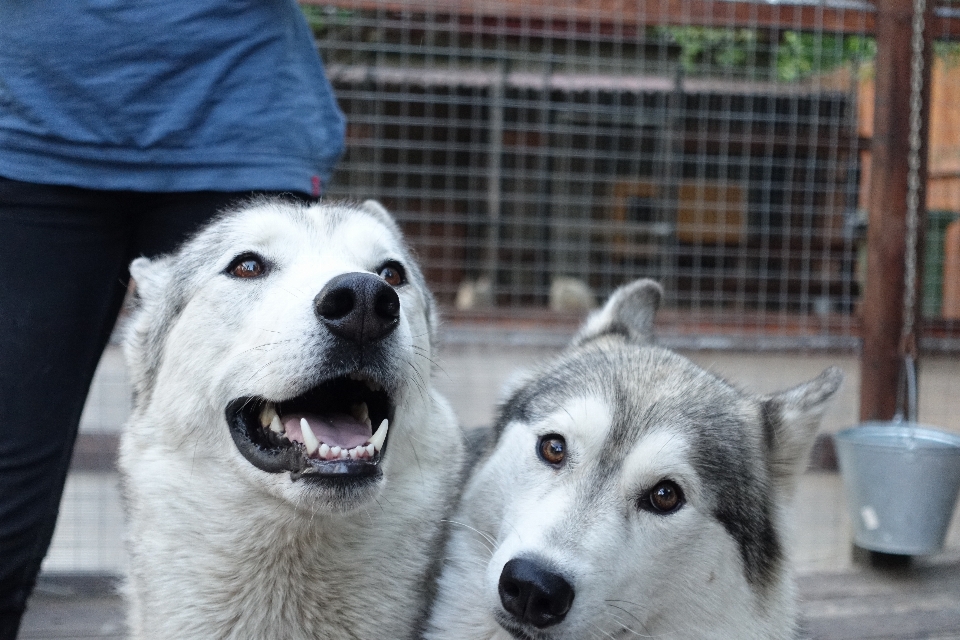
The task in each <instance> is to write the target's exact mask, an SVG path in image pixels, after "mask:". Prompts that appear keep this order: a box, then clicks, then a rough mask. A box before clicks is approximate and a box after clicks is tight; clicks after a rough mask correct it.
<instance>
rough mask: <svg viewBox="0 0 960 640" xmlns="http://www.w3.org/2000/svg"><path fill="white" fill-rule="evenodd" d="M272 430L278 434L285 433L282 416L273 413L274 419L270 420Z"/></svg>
mask: <svg viewBox="0 0 960 640" xmlns="http://www.w3.org/2000/svg"><path fill="white" fill-rule="evenodd" d="M270 431H273V432H274V433H276V434H281V433H284V430H283V423H281V422H280V416H278V415H277V414H273V420H271V421H270Z"/></svg>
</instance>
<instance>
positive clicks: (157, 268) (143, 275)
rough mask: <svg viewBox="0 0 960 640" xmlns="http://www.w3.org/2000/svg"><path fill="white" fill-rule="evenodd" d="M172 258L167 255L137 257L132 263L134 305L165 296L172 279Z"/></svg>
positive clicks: (131, 275)
mask: <svg viewBox="0 0 960 640" xmlns="http://www.w3.org/2000/svg"><path fill="white" fill-rule="evenodd" d="M170 272H171V269H170V260H169V259H168V258H166V257H160V258H154V259H153V260H151V259H149V258H137V259H136V260H134V261H133V262H131V263H130V277H131V278H132V279H133V283H134V284H133V295H134V305H135V306H139V305H140V304H142V303H143V301H145V300H156V299H158V298H160V297H161V296H163V293H164V291H166V288H167V283H168V282H169V281H170Z"/></svg>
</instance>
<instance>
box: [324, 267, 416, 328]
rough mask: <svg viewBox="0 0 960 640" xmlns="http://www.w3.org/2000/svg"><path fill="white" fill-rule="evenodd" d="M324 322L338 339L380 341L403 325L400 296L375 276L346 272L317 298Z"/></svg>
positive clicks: (337, 277)
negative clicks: (401, 323) (401, 321)
mask: <svg viewBox="0 0 960 640" xmlns="http://www.w3.org/2000/svg"><path fill="white" fill-rule="evenodd" d="M314 309H315V311H316V314H317V318H319V319H320V322H322V323H323V324H324V326H326V327H327V329H329V330H330V332H331V333H333V334H334V335H336V336H339V337H341V338H344V339H346V340H349V341H351V342H355V343H357V344H360V345H364V344H369V343H371V342H376V341H377V340H380V339H382V338H384V337H386V336H387V335H389V334H390V332H392V331H393V330H394V329H396V328H397V325H398V324H399V323H400V297H399V296H398V295H397V292H396V291H394V289H393V287H391V286H390V285H389V284H387V283H386V282H384V281H383V279H381V278H379V277H377V276H375V275H373V274H372V273H344V274H341V275H339V276H336V277H335V278H333V279H332V280H330V282H328V283H327V284H326V286H324V287H323V289H322V290H321V291H320V293H318V294H317V297H316V298H315V299H314Z"/></svg>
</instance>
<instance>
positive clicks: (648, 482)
mask: <svg viewBox="0 0 960 640" xmlns="http://www.w3.org/2000/svg"><path fill="white" fill-rule="evenodd" d="M660 293H661V290H660V287H659V285H657V284H656V283H654V282H652V281H650V280H641V281H637V282H634V283H633V284H630V285H627V286H625V287H622V288H621V289H619V290H618V291H616V292H615V293H614V295H613V297H612V298H611V299H610V301H609V302H608V303H607V305H606V306H605V307H604V308H602V309H601V310H599V311H597V312H595V313H594V314H593V315H592V316H591V317H590V318H589V320H588V321H587V323H586V325H585V326H584V327H583V328H582V329H581V331H580V333H579V334H578V335H577V337H576V338H575V339H574V341H573V344H572V345H571V346H570V347H569V348H568V349H567V350H566V352H565V353H563V354H562V355H561V356H560V357H559V358H558V359H557V360H556V361H554V362H553V363H551V364H549V365H548V366H546V367H545V368H543V369H541V370H539V371H538V372H537V373H535V374H534V375H532V376H530V377H528V378H526V379H525V380H522V381H520V382H519V383H517V386H516V389H515V390H514V391H512V393H510V394H509V396H508V399H507V400H506V401H505V402H504V403H503V404H502V406H501V409H500V416H499V418H498V421H497V424H496V428H495V434H494V437H495V438H496V442H495V444H494V446H493V448H492V450H491V451H490V452H489V453H488V454H486V455H485V456H482V457H481V459H480V461H479V462H478V464H477V466H476V468H475V469H474V471H473V472H472V476H471V478H470V480H469V482H468V484H467V486H466V489H465V492H464V495H463V497H462V501H461V503H460V506H459V507H458V509H457V513H456V515H455V516H454V518H453V528H452V532H451V536H450V540H449V544H448V547H447V551H446V560H445V566H444V568H443V571H442V573H441V577H440V579H439V586H438V594H437V600H436V602H435V605H434V607H433V612H432V615H431V620H430V623H429V625H428V630H427V632H426V638H428V639H429V640H490V639H498V640H500V639H502V640H507V639H510V638H516V639H519V640H573V639H577V640H580V639H583V638H598V639H599V638H623V639H627V638H651V637H653V638H661V637H662V638H671V639H678V638H680V639H683V638H686V639H691V640H693V639H696V640H702V639H704V638H715V639H723V640H731V639H733V638H737V639H740V638H747V639H756V640H761V639H762V640H770V639H785V638H792V637H794V636H795V632H796V630H795V606H794V596H793V587H792V581H791V578H790V575H789V571H788V567H787V566H786V562H785V558H784V548H783V532H782V527H783V514H782V510H783V507H784V505H785V502H786V501H787V500H788V498H789V497H790V495H791V493H792V491H793V489H794V488H795V485H796V483H797V476H798V474H799V473H801V471H802V470H803V467H804V465H805V463H806V460H807V456H808V454H809V450H810V448H811V445H812V443H813V439H814V433H815V431H816V429H817V425H818V422H819V419H820V416H821V414H822V412H823V410H824V408H825V403H826V401H827V400H828V399H829V398H830V396H831V395H832V394H833V393H834V392H835V391H836V389H837V387H838V386H839V384H840V381H841V377H842V375H841V374H840V372H839V370H837V369H832V368H831V369H828V370H826V371H825V372H824V373H822V374H821V375H820V376H819V377H817V378H816V379H814V380H812V381H810V382H808V383H806V384H803V385H801V386H799V387H796V388H795V389H791V390H789V391H785V392H783V393H779V394H776V395H772V396H765V397H756V396H752V395H749V394H746V393H743V392H741V391H739V390H737V389H736V388H734V387H732V386H731V385H729V384H728V383H726V382H724V381H723V380H720V379H719V378H717V377H716V376H714V375H712V374H710V373H708V372H706V371H704V370H703V369H701V368H700V367H698V366H696V365H694V364H693V363H691V362H690V361H688V360H686V359H685V358H683V357H681V356H679V355H677V354H675V353H672V352H670V351H668V350H666V349H662V348H658V347H655V346H652V345H651V344H650V343H651V339H652V335H651V334H652V326H653V317H654V313H655V310H656V307H657V304H658V303H659V299H660Z"/></svg>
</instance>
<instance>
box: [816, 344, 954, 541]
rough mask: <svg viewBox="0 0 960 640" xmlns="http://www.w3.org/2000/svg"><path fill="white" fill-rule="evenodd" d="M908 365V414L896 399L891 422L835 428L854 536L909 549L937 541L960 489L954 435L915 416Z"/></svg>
mask: <svg viewBox="0 0 960 640" xmlns="http://www.w3.org/2000/svg"><path fill="white" fill-rule="evenodd" d="M912 365H913V363H912V362H908V363H907V367H906V368H907V379H908V380H907V393H906V395H907V397H908V401H907V404H908V405H910V407H909V411H910V413H911V417H912V418H913V419H912V420H909V421H908V420H904V419H903V415H902V412H901V411H900V410H899V407H898V412H897V416H896V417H895V418H894V420H893V421H892V422H866V423H863V424H862V425H859V426H857V427H854V428H852V429H847V430H845V431H841V432H840V433H838V434H836V435H835V436H834V442H835V443H836V448H837V458H838V461H839V463H840V471H841V473H842V475H843V481H844V486H845V488H846V493H847V503H848V505H849V508H850V518H851V520H852V521H853V525H854V541H855V543H856V544H857V546H859V547H862V548H864V549H869V550H872V551H881V552H884V553H894V554H901V555H911V556H913V555H926V554H930V553H935V552H937V551H939V550H940V549H941V548H942V547H943V541H944V538H945V537H946V534H947V527H948V526H949V524H950V519H951V517H952V515H953V508H954V504H955V503H956V501H957V493H958V491H960V435H956V434H952V433H947V432H944V431H940V430H937V429H934V428H931V427H928V426H926V425H921V424H918V423H917V422H916V413H915V407H916V401H915V399H916V377H915V372H914V371H910V369H911V368H912ZM911 378H912V380H911ZM901 400H902V398H901V399H898V405H899V406H902V404H901Z"/></svg>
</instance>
